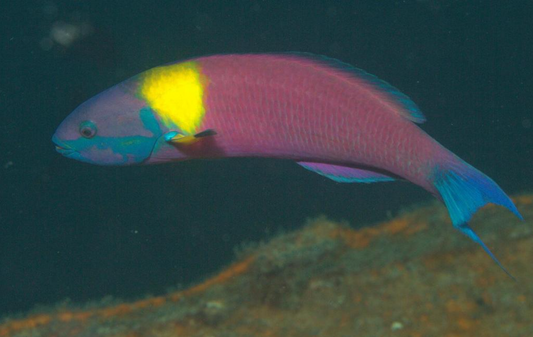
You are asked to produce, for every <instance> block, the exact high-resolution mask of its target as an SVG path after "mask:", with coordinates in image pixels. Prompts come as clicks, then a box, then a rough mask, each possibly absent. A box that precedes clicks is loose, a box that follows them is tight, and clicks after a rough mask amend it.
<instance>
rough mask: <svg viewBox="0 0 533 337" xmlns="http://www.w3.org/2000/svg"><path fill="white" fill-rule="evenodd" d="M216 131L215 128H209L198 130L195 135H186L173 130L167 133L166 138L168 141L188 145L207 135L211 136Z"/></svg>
mask: <svg viewBox="0 0 533 337" xmlns="http://www.w3.org/2000/svg"><path fill="white" fill-rule="evenodd" d="M216 134H217V133H216V131H215V130H213V129H207V130H204V131H201V132H198V133H197V134H195V135H184V134H182V133H179V132H177V131H171V132H169V133H167V134H166V135H165V140H166V141H167V142H168V143H172V144H179V145H188V144H193V143H196V142H197V141H199V140H200V139H202V138H205V137H211V136H214V135H216Z"/></svg>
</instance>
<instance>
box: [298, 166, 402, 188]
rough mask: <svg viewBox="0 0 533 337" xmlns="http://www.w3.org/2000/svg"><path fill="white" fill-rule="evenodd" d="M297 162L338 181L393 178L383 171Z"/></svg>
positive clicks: (367, 180) (348, 181)
mask: <svg viewBox="0 0 533 337" xmlns="http://www.w3.org/2000/svg"><path fill="white" fill-rule="evenodd" d="M298 164H299V165H301V166H302V167H304V168H306V169H308V170H309V171H313V172H315V173H318V174H320V175H323V176H324V177H326V178H329V179H331V180H334V181H336V182H339V183H375V182H382V181H394V180H395V179H394V178H393V177H390V176H388V175H385V174H383V173H378V172H373V171H369V170H363V169H358V168H353V167H346V166H339V165H331V164H323V163H311V162H298Z"/></svg>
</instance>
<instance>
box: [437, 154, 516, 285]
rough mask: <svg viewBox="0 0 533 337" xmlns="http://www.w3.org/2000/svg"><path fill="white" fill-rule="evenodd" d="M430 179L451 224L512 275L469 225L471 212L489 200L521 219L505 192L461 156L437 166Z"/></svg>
mask: <svg viewBox="0 0 533 337" xmlns="http://www.w3.org/2000/svg"><path fill="white" fill-rule="evenodd" d="M433 179H434V182H433V183H434V185H435V187H436V189H437V190H438V191H439V193H440V196H441V198H442V200H443V202H444V204H445V205H446V207H447V208H448V213H449V214H450V218H451V220H452V223H453V226H454V227H455V228H457V229H458V230H459V231H461V233H463V234H465V235H466V236H468V237H469V238H470V239H472V240H473V241H474V242H476V243H478V244H479V245H480V246H481V247H482V248H483V249H484V250H485V252H486V253H487V254H488V255H489V256H490V257H491V258H492V260H493V261H494V262H495V263H496V264H497V265H498V266H499V267H500V268H501V269H502V270H503V271H504V272H505V273H506V274H507V275H509V276H510V277H511V278H513V279H514V277H513V276H512V275H511V274H510V273H509V272H508V271H507V270H506V269H505V268H504V267H503V265H502V264H501V263H500V262H499V261H498V259H497V258H496V257H495V256H494V254H492V252H491V251H490V250H489V249H488V247H487V246H486V245H485V244H484V243H483V241H482V240H481V239H480V238H479V236H478V235H477V234H476V233H475V232H474V231H473V230H472V228H470V226H468V221H469V220H470V219H471V218H472V215H473V214H474V213H475V212H476V211H477V210H478V209H479V208H480V207H482V206H484V205H486V204H488V203H494V204H497V205H501V206H504V207H506V208H507V209H508V210H510V211H511V212H513V213H514V214H515V215H516V216H517V217H518V218H519V219H520V220H523V217H522V215H521V214H520V212H518V209H517V208H516V206H515V205H514V203H513V202H512V201H511V199H510V198H509V197H508V196H507V194H505V192H503V190H502V189H501V188H500V187H499V186H498V184H496V183H495V182H494V181H493V180H492V179H490V178H489V177H487V176H486V175H485V174H483V173H481V172H480V171H478V170H477V169H475V168H474V167H472V166H471V165H469V164H467V163H466V162H464V161H461V160H459V161H458V163H456V164H451V165H446V166H436V167H435V169H434V174H433Z"/></svg>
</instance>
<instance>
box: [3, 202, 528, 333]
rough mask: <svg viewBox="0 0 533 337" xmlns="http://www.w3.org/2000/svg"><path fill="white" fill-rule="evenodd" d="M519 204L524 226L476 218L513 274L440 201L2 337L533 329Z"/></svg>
mask: <svg viewBox="0 0 533 337" xmlns="http://www.w3.org/2000/svg"><path fill="white" fill-rule="evenodd" d="M514 200H515V202H516V203H517V206H518V208H519V210H520V211H521V212H522V215H523V216H524V218H525V219H526V221H525V222H524V223H521V222H519V221H517V220H516V219H514V218H513V216H512V214H510V213H509V212H507V211H506V210H503V209H501V208H497V207H492V206H489V207H486V208H485V209H483V210H481V211H480V212H478V214H477V215H476V216H475V217H474V219H473V221H472V223H471V225H472V227H474V228H475V229H476V231H477V232H478V234H479V235H480V236H481V237H482V239H483V240H484V241H485V242H486V243H487V245H488V246H489V247H491V248H492V250H493V252H494V253H495V254H496V255H497V256H498V257H499V258H500V260H501V262H502V263H503V264H504V265H505V266H506V267H507V268H508V269H509V271H510V272H511V273H513V274H514V276H515V277H516V278H517V280H518V281H517V282H515V281H513V280H512V279H510V278H509V277H508V276H507V275H505V273H503V272H502V271H501V270H500V269H499V268H498V267H497V266H496V265H495V264H494V263H493V261H492V260H490V258H489V257H488V256H487V255H486V254H485V253H484V252H483V250H482V249H481V248H480V247H479V246H477V245H476V244H474V243H472V242H471V241H469V239H467V238H466V237H463V236H462V235H461V234H459V233H458V232H457V231H455V230H454V229H453V228H452V226H451V225H450V222H449V220H448V217H447V215H446V210H445V209H444V207H443V206H441V205H437V204H434V205H431V206H427V207H423V208H419V209H416V210H414V211H410V212H406V213H404V214H402V215H400V216H398V217H397V218H395V219H392V220H391V221H388V222H385V223H382V224H379V225H376V226H372V227H367V228H363V229H360V230H352V229H350V228H349V227H348V226H346V225H343V224H338V223H333V222H330V221H328V220H326V219H317V220H314V221H311V222H309V224H307V225H306V226H305V227H303V228H302V229H301V230H299V231H297V232H294V233H289V234H284V235H280V236H278V237H276V238H274V239H272V240H271V241H270V242H268V243H264V244H261V245H259V246H257V247H255V248H253V249H248V250H247V251H245V252H242V253H241V254H239V255H240V256H239V257H238V258H237V260H236V262H235V263H234V264H232V265H230V266H229V267H228V268H226V269H225V270H223V271H222V272H220V273H219V274H218V275H216V276H214V277H212V278H210V279H207V280H206V281H204V282H203V283H201V284H198V285H196V286H193V287H192V288H189V289H186V290H184V291H179V292H175V293H169V294H167V295H163V296H158V297H149V298H145V299H143V300H141V301H137V302H133V303H113V304H106V303H105V302H103V303H101V304H99V305H94V304H93V305H91V306H90V307H86V308H83V307H68V306H64V307H60V308H54V309H49V310H44V309H41V310H40V311H39V312H34V313H30V314H27V315H26V316H25V317H23V318H16V319H15V318H6V319H4V321H3V322H2V323H1V324H0V336H1V337H4V336H116V337H119V336H120V337H126V336H128V337H137V336H165V337H166V336H169V337H170V336H204V337H207V336H217V337H218V336H220V337H225V336H228V337H230V336H263V337H274V336H282V337H290V336H533V221H532V219H533V196H531V195H523V196H518V197H516V198H514Z"/></svg>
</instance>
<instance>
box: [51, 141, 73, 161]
mask: <svg viewBox="0 0 533 337" xmlns="http://www.w3.org/2000/svg"><path fill="white" fill-rule="evenodd" d="M52 142H54V144H55V146H56V151H57V152H58V153H60V154H61V155H63V156H65V157H67V158H72V159H79V158H80V153H79V152H78V151H76V150H74V149H73V148H71V147H70V146H68V145H67V144H65V143H64V142H62V141H61V140H60V139H59V138H57V136H56V135H54V136H53V137H52Z"/></svg>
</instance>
